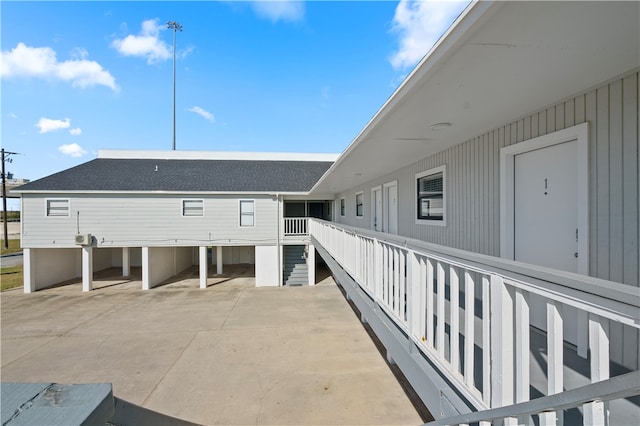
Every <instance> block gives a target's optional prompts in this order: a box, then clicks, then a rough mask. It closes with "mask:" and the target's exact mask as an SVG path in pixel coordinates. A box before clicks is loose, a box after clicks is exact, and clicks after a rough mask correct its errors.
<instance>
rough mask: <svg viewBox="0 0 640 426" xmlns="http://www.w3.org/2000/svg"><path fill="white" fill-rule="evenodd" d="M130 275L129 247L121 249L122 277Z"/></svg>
mask: <svg viewBox="0 0 640 426" xmlns="http://www.w3.org/2000/svg"><path fill="white" fill-rule="evenodd" d="M129 275H131V257H130V256H129V247H122V276H123V277H128V276H129Z"/></svg>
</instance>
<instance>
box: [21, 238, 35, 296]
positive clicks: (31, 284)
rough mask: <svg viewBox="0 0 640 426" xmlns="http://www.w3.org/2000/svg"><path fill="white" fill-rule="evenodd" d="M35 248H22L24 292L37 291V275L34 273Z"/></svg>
mask: <svg viewBox="0 0 640 426" xmlns="http://www.w3.org/2000/svg"><path fill="white" fill-rule="evenodd" d="M35 254H36V253H35V249H30V248H25V249H22V263H23V265H24V267H23V271H24V272H23V274H24V275H23V277H24V292H25V293H32V292H34V291H36V276H35V274H34V264H35V262H34V260H35V259H34V257H35Z"/></svg>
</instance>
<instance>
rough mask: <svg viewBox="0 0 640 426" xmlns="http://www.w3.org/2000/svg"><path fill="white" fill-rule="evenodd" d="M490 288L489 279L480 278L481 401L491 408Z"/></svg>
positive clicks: (484, 276)
mask: <svg viewBox="0 0 640 426" xmlns="http://www.w3.org/2000/svg"><path fill="white" fill-rule="evenodd" d="M490 294H491V286H490V282H489V277H487V276H486V275H483V276H482V399H483V401H484V403H485V404H487V406H491V351H490V347H491V316H490V315H489V311H490V310H491V308H490V304H491V299H490Z"/></svg>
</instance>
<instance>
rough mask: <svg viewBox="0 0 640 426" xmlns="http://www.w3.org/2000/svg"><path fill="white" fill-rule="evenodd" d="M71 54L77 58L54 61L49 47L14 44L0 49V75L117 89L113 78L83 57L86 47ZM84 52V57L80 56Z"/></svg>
mask: <svg viewBox="0 0 640 426" xmlns="http://www.w3.org/2000/svg"><path fill="white" fill-rule="evenodd" d="M74 55H76V56H78V55H80V57H81V59H70V60H67V61H64V62H58V59H57V58H56V52H55V50H53V49H52V48H50V47H30V46H27V45H25V44H24V43H18V44H17V46H16V47H15V48H13V49H12V50H11V51H6V52H2V57H1V58H0V59H1V60H0V67H1V68H0V75H1V76H2V77H3V78H11V77H37V78H44V79H53V80H62V81H66V82H68V83H71V86H73V87H81V88H85V87H90V86H97V85H101V86H107V87H109V88H110V89H112V90H116V91H117V90H118V86H117V85H116V80H115V78H114V77H113V76H112V75H111V74H110V73H109V71H107V70H105V69H104V68H103V67H102V65H100V64H99V63H97V62H95V61H89V60H87V59H86V50H84V49H79V50H78V51H77V52H74ZM83 55H84V56H83Z"/></svg>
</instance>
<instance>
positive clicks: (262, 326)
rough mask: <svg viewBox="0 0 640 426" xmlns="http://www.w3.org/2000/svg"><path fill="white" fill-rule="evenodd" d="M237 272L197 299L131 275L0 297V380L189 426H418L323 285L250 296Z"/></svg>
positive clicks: (190, 282)
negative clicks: (98, 389)
mask: <svg viewBox="0 0 640 426" xmlns="http://www.w3.org/2000/svg"><path fill="white" fill-rule="evenodd" d="M238 268H239V269H236V271H235V272H234V271H232V270H231V269H229V270H228V271H227V272H226V273H225V274H224V275H228V276H226V277H225V276H223V277H220V281H219V282H216V283H215V284H211V285H210V286H209V287H208V288H207V289H204V290H203V289H200V288H198V284H197V283H198V278H197V276H196V278H193V277H188V276H185V277H182V278H181V277H180V276H178V277H174V278H173V279H172V280H171V281H170V282H167V283H165V284H164V285H161V286H159V287H157V288H155V289H154V291H142V290H140V281H136V279H135V278H132V279H131V280H130V281H129V282H120V283H118V282H113V283H111V284H110V285H109V284H107V283H106V280H105V285H102V286H100V287H101V288H98V287H94V291H91V292H88V293H83V292H81V291H78V290H79V286H81V282H75V283H69V284H68V285H64V286H60V287H55V288H50V289H44V290H41V291H38V292H35V293H31V294H23V292H22V289H15V290H10V291H6V292H4V293H2V298H1V304H2V313H1V319H2V322H1V324H2V336H1V338H2V342H1V343H2V346H1V355H2V357H1V360H2V361H1V362H2V371H1V373H2V380H3V381H5V382H49V381H50V382H58V383H96V382H108V383H113V389H114V394H115V396H117V397H119V398H121V399H124V400H127V401H129V402H131V403H134V404H138V405H142V406H144V407H147V408H150V409H153V410H156V411H159V412H162V413H165V414H168V415H171V416H175V417H179V418H183V419H185V420H189V421H192V422H196V423H201V424H420V423H422V421H421V418H420V416H419V415H418V414H417V412H416V410H415V408H414V407H413V405H412V403H411V402H410V400H409V398H408V397H407V396H406V394H405V392H404V391H403V389H402V387H401V386H400V384H399V383H398V381H397V380H396V378H395V377H394V375H393V373H392V371H391V370H390V368H389V366H388V365H387V364H386V362H385V361H384V358H383V356H381V354H380V352H379V351H378V350H377V349H376V346H375V345H374V343H373V342H372V340H371V339H370V337H369V336H368V334H367V332H366V331H365V329H364V328H363V326H362V325H361V324H360V322H359V321H358V317H357V316H356V315H354V312H353V311H352V310H351V308H350V306H349V305H348V303H347V302H346V300H345V299H344V297H343V295H342V293H341V292H340V289H339V288H338V286H336V285H335V283H333V281H332V279H331V278H330V277H327V278H326V279H325V280H323V281H321V283H320V285H317V286H313V287H292V288H289V287H279V288H256V287H255V279H254V278H252V277H250V276H247V275H249V274H248V273H247V272H249V273H250V271H242V269H241V268H243V266H238ZM249 268H250V267H249ZM133 272H134V275H135V270H134V271H133ZM98 281H99V280H98ZM116 281H117V280H116ZM133 288H135V289H137V290H136V291H132V289H133Z"/></svg>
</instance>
